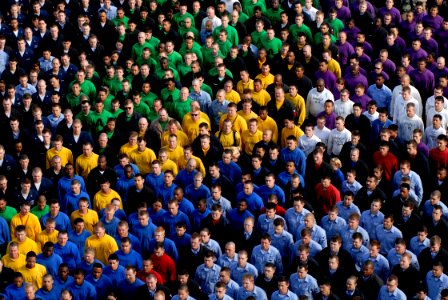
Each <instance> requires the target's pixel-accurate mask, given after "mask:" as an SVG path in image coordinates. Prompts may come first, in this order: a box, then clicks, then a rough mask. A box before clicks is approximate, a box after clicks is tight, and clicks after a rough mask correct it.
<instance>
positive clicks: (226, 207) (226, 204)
mask: <svg viewBox="0 0 448 300" xmlns="http://www.w3.org/2000/svg"><path fill="white" fill-rule="evenodd" d="M213 204H219V205H221V207H222V215H223V216H224V217H226V216H227V214H228V213H229V212H230V211H231V210H232V204H231V203H230V201H229V200H228V199H227V198H224V197H222V196H221V198H219V199H218V200H214V199H213V197H209V198H207V208H208V209H210V210H211V209H212V206H213Z"/></svg>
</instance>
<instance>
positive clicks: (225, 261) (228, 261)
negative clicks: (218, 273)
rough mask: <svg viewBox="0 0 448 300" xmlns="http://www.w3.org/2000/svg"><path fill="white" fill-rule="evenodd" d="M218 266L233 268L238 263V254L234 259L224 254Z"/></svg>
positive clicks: (219, 259)
mask: <svg viewBox="0 0 448 300" xmlns="http://www.w3.org/2000/svg"><path fill="white" fill-rule="evenodd" d="M216 263H217V264H218V265H220V266H221V267H229V268H230V267H231V266H233V265H234V264H237V263H238V253H235V256H234V257H233V258H230V257H228V256H227V254H222V255H221V256H220V257H219V258H218V260H217V261H216Z"/></svg>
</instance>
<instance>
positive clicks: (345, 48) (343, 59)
mask: <svg viewBox="0 0 448 300" xmlns="http://www.w3.org/2000/svg"><path fill="white" fill-rule="evenodd" d="M336 46H337V47H338V50H339V63H340V64H341V65H342V66H345V65H347V64H348V60H349V58H350V56H351V55H352V54H354V53H355V49H353V46H352V44H350V43H349V42H345V43H344V44H341V43H340V42H339V41H337V42H336ZM335 99H336V98H335Z"/></svg>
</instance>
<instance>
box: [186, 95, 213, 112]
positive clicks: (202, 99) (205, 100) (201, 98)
mask: <svg viewBox="0 0 448 300" xmlns="http://www.w3.org/2000/svg"><path fill="white" fill-rule="evenodd" d="M190 98H191V100H193V101H195V100H196V101H198V102H199V105H200V106H201V111H203V112H204V113H206V114H210V105H211V104H212V98H211V97H210V95H209V94H208V93H207V92H204V91H203V90H200V91H199V93H196V92H195V91H192V92H191V93H190Z"/></svg>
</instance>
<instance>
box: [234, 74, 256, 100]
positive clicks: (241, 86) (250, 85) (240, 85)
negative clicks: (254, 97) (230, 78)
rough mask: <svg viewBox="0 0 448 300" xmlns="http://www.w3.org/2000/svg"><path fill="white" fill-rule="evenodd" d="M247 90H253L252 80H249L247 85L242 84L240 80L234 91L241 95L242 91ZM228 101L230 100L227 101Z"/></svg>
mask: <svg viewBox="0 0 448 300" xmlns="http://www.w3.org/2000/svg"><path fill="white" fill-rule="evenodd" d="M246 89H249V90H252V91H253V90H254V80H253V79H250V78H249V81H248V82H247V83H243V81H242V80H240V81H238V83H237V84H236V91H237V92H238V94H240V95H243V91H244V90H246ZM229 101H230V100H229Z"/></svg>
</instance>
